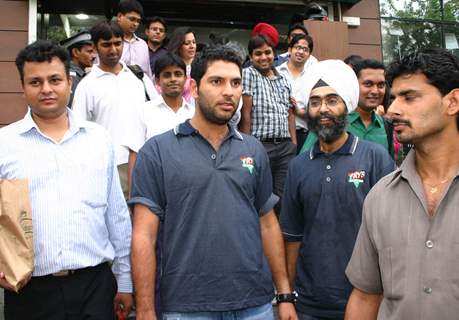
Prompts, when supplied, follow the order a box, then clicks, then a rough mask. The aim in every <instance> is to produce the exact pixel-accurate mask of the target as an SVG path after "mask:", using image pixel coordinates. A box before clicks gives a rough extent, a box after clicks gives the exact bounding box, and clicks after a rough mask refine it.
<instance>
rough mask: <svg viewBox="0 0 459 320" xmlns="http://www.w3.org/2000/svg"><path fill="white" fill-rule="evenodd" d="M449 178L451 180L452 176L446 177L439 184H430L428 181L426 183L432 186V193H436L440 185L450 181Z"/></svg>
mask: <svg viewBox="0 0 459 320" xmlns="http://www.w3.org/2000/svg"><path fill="white" fill-rule="evenodd" d="M449 180H451V178H446V179H445V180H442V181H440V182H439V183H437V184H428V183H427V182H424V183H425V184H426V185H427V186H428V187H429V188H430V190H429V191H430V193H432V194H435V193H437V192H438V187H439V186H441V185H442V184H444V183H445V182H448V181H449Z"/></svg>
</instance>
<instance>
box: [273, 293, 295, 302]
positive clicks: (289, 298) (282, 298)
mask: <svg viewBox="0 0 459 320" xmlns="http://www.w3.org/2000/svg"><path fill="white" fill-rule="evenodd" d="M297 295H298V294H297V293H296V292H292V293H280V294H278V295H276V300H277V304H279V303H284V302H286V303H293V304H294V303H295V302H296V297H297Z"/></svg>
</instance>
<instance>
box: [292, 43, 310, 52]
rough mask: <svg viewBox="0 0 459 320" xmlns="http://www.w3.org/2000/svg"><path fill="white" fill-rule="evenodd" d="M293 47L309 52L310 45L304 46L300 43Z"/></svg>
mask: <svg viewBox="0 0 459 320" xmlns="http://www.w3.org/2000/svg"><path fill="white" fill-rule="evenodd" d="M293 49H295V50H298V51H303V52H305V53H308V52H309V48H308V47H303V46H300V45H298V44H296V45H294V46H293Z"/></svg>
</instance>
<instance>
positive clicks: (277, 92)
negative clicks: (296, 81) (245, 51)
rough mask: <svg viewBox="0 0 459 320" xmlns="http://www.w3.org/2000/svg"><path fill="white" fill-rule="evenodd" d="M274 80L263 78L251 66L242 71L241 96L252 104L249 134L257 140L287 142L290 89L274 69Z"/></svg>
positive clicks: (286, 81) (288, 84)
mask: <svg viewBox="0 0 459 320" xmlns="http://www.w3.org/2000/svg"><path fill="white" fill-rule="evenodd" d="M274 72H275V75H276V76H275V77H274V78H273V79H270V78H268V77H265V76H263V75H262V74H261V73H260V72H259V71H258V70H257V69H255V68H254V67H253V66H250V67H248V68H245V69H244V70H242V85H243V94H244V95H246V96H251V97H252V101H253V106H252V117H251V134H252V135H253V136H255V137H256V138H257V139H259V140H263V139H269V138H289V137H290V132H289V130H288V110H289V108H290V107H291V106H292V105H291V103H290V96H291V92H292V89H291V87H290V83H289V81H288V80H287V79H285V78H284V77H283V76H281V75H280V74H279V73H278V72H277V71H276V70H275V69H274Z"/></svg>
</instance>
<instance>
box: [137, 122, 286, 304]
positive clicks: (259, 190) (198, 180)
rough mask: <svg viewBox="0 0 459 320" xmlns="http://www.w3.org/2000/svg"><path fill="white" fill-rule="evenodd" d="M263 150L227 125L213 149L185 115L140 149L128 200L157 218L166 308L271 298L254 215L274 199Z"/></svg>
mask: <svg viewBox="0 0 459 320" xmlns="http://www.w3.org/2000/svg"><path fill="white" fill-rule="evenodd" d="M271 181H272V180H271V171H270V167H269V160H268V156H267V154H266V152H265V150H264V148H263V146H262V145H261V144H260V142H258V141H257V140H256V139H255V138H253V137H251V136H247V135H243V134H241V133H239V132H238V131H236V130H235V129H234V128H232V127H230V132H229V134H228V136H227V137H226V138H225V140H224V142H223V143H222V145H221V147H220V149H219V150H218V152H216V151H215V150H214V149H213V147H212V146H211V145H210V144H209V143H208V142H207V140H205V139H204V138H203V137H202V136H201V135H200V134H199V132H198V131H197V130H195V129H194V128H193V127H192V126H191V124H190V122H189V121H187V122H184V123H182V124H180V125H179V126H177V127H176V128H175V129H174V130H171V131H169V132H166V133H164V134H162V135H159V136H155V137H153V138H151V139H150V140H148V141H147V142H146V143H145V145H144V146H143V147H142V148H141V149H140V151H139V154H138V157H137V161H136V164H135V168H134V172H133V178H132V198H131V200H130V201H129V203H130V204H134V203H140V204H143V205H145V206H147V207H148V208H150V210H151V211H152V212H154V213H155V214H157V215H158V216H159V218H160V219H161V222H162V225H161V227H162V230H163V232H164V234H163V247H162V260H161V280H160V281H161V304H162V308H163V310H164V311H167V312H174V311H175V312H196V311H229V310H236V309H243V308H248V307H254V306H259V305H262V304H265V303H268V302H269V301H271V300H272V298H273V296H274V294H273V284H272V279H271V273H270V271H269V267H268V264H267V261H266V258H265V256H264V254H263V245H262V241H261V233H260V222H259V218H260V216H262V215H263V214H265V213H267V212H268V211H269V210H270V209H271V208H273V206H274V205H275V204H276V202H277V199H278V198H277V196H275V195H274V194H273V193H272V182H271Z"/></svg>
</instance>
